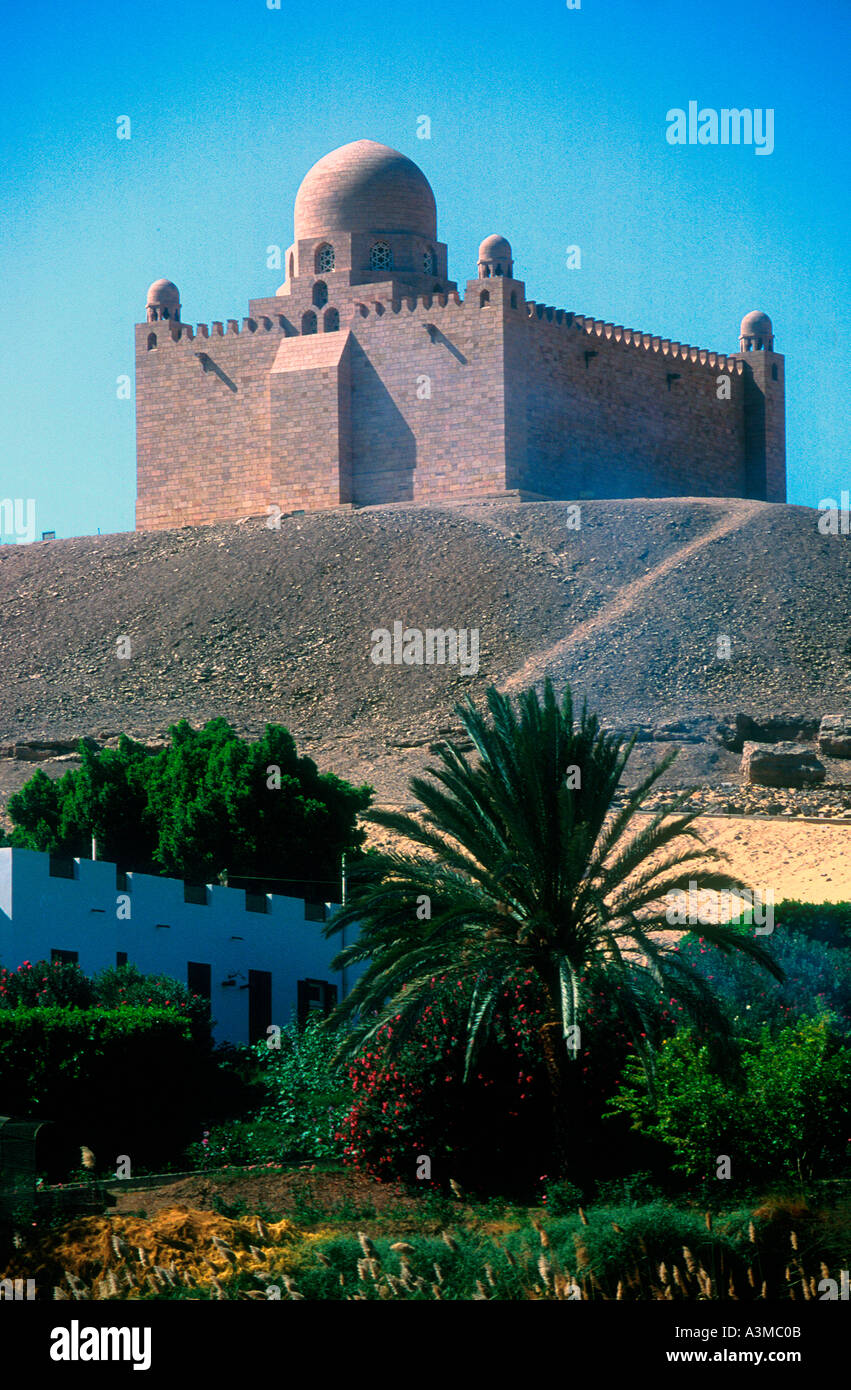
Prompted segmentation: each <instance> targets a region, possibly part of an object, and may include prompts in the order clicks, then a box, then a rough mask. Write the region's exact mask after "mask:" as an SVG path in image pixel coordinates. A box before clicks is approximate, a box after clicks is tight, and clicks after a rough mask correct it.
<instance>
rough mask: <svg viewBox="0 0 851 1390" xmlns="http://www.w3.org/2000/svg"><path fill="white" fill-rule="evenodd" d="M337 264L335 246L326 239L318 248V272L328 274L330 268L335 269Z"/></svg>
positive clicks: (318, 273)
mask: <svg viewBox="0 0 851 1390" xmlns="http://www.w3.org/2000/svg"><path fill="white" fill-rule="evenodd" d="M335 264H336V257H335V256H334V248H333V246H331V245H329V243H328V242H327V241H326V242H324V243H323V244H322V246H317V248H316V274H317V275H327V274H328V271H329V270H333V269H334V266H335Z"/></svg>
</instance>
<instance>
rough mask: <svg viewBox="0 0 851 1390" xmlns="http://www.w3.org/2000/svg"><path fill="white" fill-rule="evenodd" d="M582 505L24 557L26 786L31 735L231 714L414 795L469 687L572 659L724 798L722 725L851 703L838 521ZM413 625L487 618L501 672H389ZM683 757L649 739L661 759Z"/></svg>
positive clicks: (507, 507) (16, 670) (706, 505)
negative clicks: (416, 779) (402, 634)
mask: <svg viewBox="0 0 851 1390" xmlns="http://www.w3.org/2000/svg"><path fill="white" fill-rule="evenodd" d="M568 518H569V512H568V508H567V504H564V503H556V502H552V503H515V502H508V501H505V502H481V503H465V504H459V505H456V506H452V507H445V508H436V507H428V508H425V507H413V506H396V507H378V508H368V509H364V510H362V511H358V512H354V513H342V512H340V513H327V512H326V513H313V514H302V515H294V516H289V517H284V518H282V520H281V525H280V529H278V530H271V529H269V528H268V527H267V526H266V525H265V523H264V520H263V519H262V518H261V519H258V518H254V519H249V520H246V521H244V522H235V523H233V524H228V525H222V526H213V527H196V528H193V527H185V528H182V529H180V530H177V531H169V532H157V533H148V534H135V533H121V534H118V535H111V536H99V537H81V538H78V539H73V540H67V541H55V542H46V543H43V544H35V545H32V546H26V547H25V546H3V547H0V744H3V745H5V747H4V749H3V752H4V753H5V757H2V756H0V795H2V794H3V792H4V791H5V793H6V794H8V792H9V791H10V790H11V789H13V788H14V787H15V786H18V785H20V784H21V782H22V781H23V780H25V777H26V776H28V775H29V774H30V773H31V772H32V770H33V768H32V763H31V762H29V763H28V762H24V761H22V760H21V758H15V757H14V753H15V751H16V750H15V745H23V744H29V745H33V744H37V743H38V741H39V740H42V741H44V740H48V741H52V742H53V743H54V744H59V745H60V746H59V748H54V749H53V750H50V749H45V750H42V751H41V752H39V751H38V749H34V750H31V752H30V755H29V756H36V757H39V758H42V757H44V754H45V753H47V754H48V755H50V753H51V752H52V753H53V754H56V753H57V752H58V753H60V754H61V752H62V751H63V745H65V746H67V745H68V744H69V743H70V741H71V740H73V739H74V738H77V737H79V736H81V735H89V736H92V737H94V738H96V739H98V740H100V741H103V740H106V739H110V738H113V737H115V736H117V734H118V733H119V732H121V731H126V732H128V733H130V734H132V735H134V736H136V737H143V738H156V737H159V736H162V734H163V733H164V732H165V730H166V728H167V726H168V725H169V724H170V723H171V722H173V721H175V720H177V719H178V718H180V717H183V716H185V717H187V718H189V719H190V720H192V721H193V722H196V723H197V722H202V721H204V720H206V719H209V718H212V717H213V716H215V715H224V716H226V717H227V718H228V719H229V720H230V721H231V722H232V723H233V724H234V725H235V726H236V727H237V728H238V729H239V730H240V732H243V733H246V734H255V733H257V732H259V730H260V729H261V728H262V726H263V725H264V724H265V723H266V722H267V721H277V722H281V723H285V724H287V725H288V726H289V727H290V728H291V729H292V731H293V733H294V735H295V736H296V738H297V740H298V743H299V746H300V747H302V748H303V749H304V751H306V752H309V753H310V754H311V756H313V757H314V758H315V759H316V760H317V761H318V762H319V763H320V765H322V766H323V767H327V768H331V769H333V770H335V771H337V772H339V773H341V774H342V775H344V776H349V777H352V778H354V779H356V780H369V781H371V782H372V783H373V785H375V786H376V788H377V789H378V792H379V799H380V800H382V801H385V802H386V801H392V802H396V803H399V802H403V801H405V800H407V799H409V798H408V796H407V793H406V785H407V780H408V777H409V776H410V775H411V773H412V772H414V771H418V770H420V768H421V767H422V765H423V763H424V762H425V761H427V759H428V749H429V745H430V744H432V743H434V742H435V740H437V739H439V738H440V737H441V736H442V735H444V734H446V733H448V732H450V731H451V730H453V729H454V728H456V727H457V719H456V717H455V716H454V715H453V712H452V711H453V705H454V704H455V702H456V701H457V700H458V699H459V698H460V697H462V696H465V695H467V694H469V695H472V696H473V698H480V697H481V695H482V693H483V691H484V689H485V688H486V687H487V685H488V684H490V683H495V684H497V685H500V686H501V687H503V688H506V689H512V690H517V689H520V688H522V687H523V686H524V685H526V684H529V683H531V682H532V681H535V680H540V679H542V678H543V676H544V675H547V674H549V675H551V676H552V677H553V679H554V680H555V681H556V682H557V683H559V684H560V683H562V682H563V681H564V680H566V679H569V680H570V681H571V682H572V684H573V685H574V688H575V690H576V691H577V693H578V694H579V695H580V696H582V695H587V697H588V700H589V703H590V704H591V705H592V706H593V707H594V708H595V709H597V710H598V711H599V712H600V714H601V715H602V716H603V717H604V719H605V720H606V721H607V722H608V723H610V724H612V725H614V726H617V727H622V728H625V727H629V726H633V725H636V724H638V725H641V726H643V727H644V728H645V729H646V730H647V731H649V732H650V733H651V736H652V737H653V738H654V740H655V739H660V740H662V741H663V743H664V744H665V746H667V745H668V744H669V743H670V741H671V740H672V739H673V740H674V741H675V742H680V743H682V745H683V754H682V756H681V758H680V759H679V760H678V774H677V779H678V780H683V779H685V780H691V779H692V778H693V777H695V776H696V777H697V778H698V779H699V780H708V781H709V782H710V783H712V784H713V786H714V787H715V788H716V789H717V795H718V797H719V798H721V800H722V801H723V797H724V795H725V793H724V791H723V789H722V788H721V784H722V783H724V782H730V783H735V782H736V780H737V770H738V764H739V759H738V755H737V754H736V753H735V752H734V751H730V750H729V749H726V748H724V747H723V746H722V745H720V744H719V743H718V742H717V741H716V740H715V739H714V737H713V733H714V730H715V728H716V725H717V724H718V723H719V721H725V720H726V721H731V720H732V718H733V716H734V714H735V713H736V712H737V711H746V712H747V713H749V714H751V715H753V716H755V717H756V718H764V717H766V716H768V715H770V714H776V713H778V712H787V713H788V714H789V716H790V718H791V719H792V720H793V721H794V720H807V719H809V720H811V721H813V720H817V719H818V718H819V717H820V716H821V715H822V714H824V713H828V712H833V711H836V710H839V709H842V708H843V707H844V706H846V705H849V704H851V622H849V607H851V539H849V538H847V537H841V536H822V535H820V534H819V531H818V527H817V521H818V513H816V512H814V511H811V510H809V509H807V508H803V507H791V506H777V505H774V506H772V505H768V504H764V503H757V502H745V501H736V500H707V499H689V498H677V499H663V500H651V501H647V500H626V501H595V502H583V503H582V513H581V524H580V527H579V529H578V530H576V529H570V528H569V526H568V524H567V523H568ZM394 621H399V622H401V623H403V624H404V625H405V626H406V627H410V628H420V629H426V628H430V627H432V628H434V627H453V628H456V629H458V628H476V629H478V631H479V634H480V652H479V670H478V672H477V673H476V674H470V675H464V674H462V673H461V671H460V670H459V668H458V667H457V666H454V667H453V666H408V665H389V666H383V665H376V664H375V663H374V662H373V661H372V660H371V651H372V650H373V642H372V640H371V634H372V632H373V630H374V629H376V628H387V629H392V627H393V623H394ZM121 638H129V639H130V653H131V654H130V656H129V658H128V659H120V658H119V656H118V655H117V653H118V650H119V646H118V644H119V639H121ZM725 639H727V640H726V641H725ZM727 642H728V643H729V646H728V645H727ZM726 651H729V656H727V655H724V653H725V652H726ZM666 726H667V727H666ZM646 737H647V735H646V734H645V739H646ZM17 752H18V753H19V754H24V753H25V752H26V750H25V749H23V748H21V747H20V746H19V747H18V749H17ZM658 752H659V748H658V747H657V744H656V742H655V741H654V742H652V743H647V742H645V743H643V744H642V745H641V747H640V750H639V755H638V757H637V758H636V771H637V770H638V768H639V765H640V764H641V763H642V762H643V761H645V760H646V759H647V758H648V757H651V756H655V755H656V754H658ZM45 765H46V766H48V770H49V771H51V772H54V771H55V772H59V771H61V770H63V766H64V765H63V764H58V763H55V762H53V761H51V762H49V763H46V764H45ZM842 781H851V770H848V772H847V774H846V773H845V772H844V771H843V766H842V765H841V764H837V767H836V768H833V769H831V772H830V775H829V778H828V782H829V783H830V784H831V785H835V784H836V783H838V782H842ZM826 790H829V788H828V789H826ZM730 794H731V793H728V794H727V795H728V797H729V795H730Z"/></svg>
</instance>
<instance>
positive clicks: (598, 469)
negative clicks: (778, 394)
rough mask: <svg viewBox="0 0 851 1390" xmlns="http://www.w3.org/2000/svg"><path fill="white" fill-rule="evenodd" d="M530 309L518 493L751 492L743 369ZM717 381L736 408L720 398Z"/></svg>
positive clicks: (524, 337) (521, 333)
mask: <svg viewBox="0 0 851 1390" xmlns="http://www.w3.org/2000/svg"><path fill="white" fill-rule="evenodd" d="M530 307H531V309H532V313H531V315H530V317H529V318H527V319H526V321H525V322H524V323H522V324H519V325H517V326H516V327H515V328H513V329H512V331H513V332H515V333H516V334H517V336H518V338H519V340H520V351H518V352H516V354H515V357H516V359H518V360H521V361H523V362H525V364H526V378H525V384H526V389H525V398H526V427H527V431H526V441H525V461H524V459H523V458H520V459H517V460H516V466H515V467H514V468H513V470H512V471H511V476H512V477H517V478H518V479H519V482H518V484H517V485H518V486H520V487H521V488H524V489H526V490H527V491H530V492H535V493H542V494H544V495H547V496H551V497H579V496H580V495H582V494H585V495H588V496H594V497H635V496H639V497H641V496H645V497H660V496H661V497H664V496H676V495H679V496H683V495H691V494H693V495H696V496H728V497H741V496H744V495H745V470H744V457H745V455H744V418H745V417H744V400H745V392H744V380H743V378H744V369H743V367H742V366H741V364H739V363H737V362H736V361H735V360H733V359H732V358H727V357H725V356H723V355H720V356H716V354H714V353H713V354H711V355H710V354H703V356H704V357H705V358H706V361H705V363H702V362H701V361H700V355H699V354H698V353H697V349H691V350H690V351H691V352H692V353H694V354H695V355H696V356H697V360H696V361H693V360H691V356H688V357H685V358H684V357H683V355H682V352H681V349H680V345H679V344H676V345H673V344H667V343H666V344H665V346H666V347H668V352H667V354H666V353H665V352H664V351H663V344H662V340H660V339H653V340H652V342H651V340H649V339H648V342H651V345H650V346H647V347H645V346H644V335H635V337H636V338H638V339H640V342H635V341H632V340H630V341H626V340H625V338H624V337H623V336H622V337H621V340H620V341H618V340H617V339H616V338H615V336H614V330H613V327H612V325H607V326H604V325H602V324H598V325H596V324H592V323H591V321H586V320H585V319H582V318H578V317H574V316H573V315H564V316H562V321H561V322H560V323H559V322H557V321H556V317H555V315H553V318H552V320H550V319H548V318H547V317H546V316H543V317H541V318H539V317H538V312H537V306H530ZM549 312H550V313H552V311H549ZM586 324H588V325H590V326H591V328H592V331H591V332H589V331H588V330H587V327H586ZM598 328H599V330H600V331H599V333H598V331H597V329H598ZM606 328H608V330H609V332H610V334H611V336H606ZM632 336H633V335H630V339H632ZM652 344H656V345H657V347H656V350H654V347H653V346H652ZM674 347H675V348H676V352H674V351H673V350H672V349H673V348H674ZM721 375H726V376H728V377H729V378H730V399H729V400H719V399H718V396H717V382H718V378H719V377H720V376H721Z"/></svg>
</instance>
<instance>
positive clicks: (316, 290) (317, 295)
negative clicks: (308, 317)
mask: <svg viewBox="0 0 851 1390" xmlns="http://www.w3.org/2000/svg"><path fill="white" fill-rule="evenodd" d="M313 302H314V304H315V305H316V307H317V309H322V308H324V307H325V305H326V304H327V303H328V286H327V285H326V283H325V281H324V280H317V281H316V283H315V285H314V286H313Z"/></svg>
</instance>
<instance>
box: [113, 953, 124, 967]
mask: <svg viewBox="0 0 851 1390" xmlns="http://www.w3.org/2000/svg"><path fill="white" fill-rule="evenodd" d="M115 964H116V965H126V964H127V952H126V951H116V952H115Z"/></svg>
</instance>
